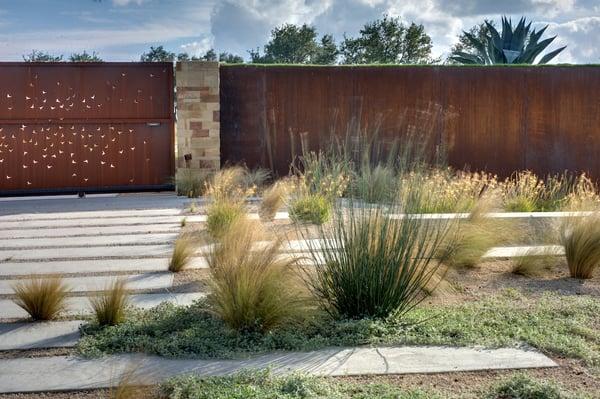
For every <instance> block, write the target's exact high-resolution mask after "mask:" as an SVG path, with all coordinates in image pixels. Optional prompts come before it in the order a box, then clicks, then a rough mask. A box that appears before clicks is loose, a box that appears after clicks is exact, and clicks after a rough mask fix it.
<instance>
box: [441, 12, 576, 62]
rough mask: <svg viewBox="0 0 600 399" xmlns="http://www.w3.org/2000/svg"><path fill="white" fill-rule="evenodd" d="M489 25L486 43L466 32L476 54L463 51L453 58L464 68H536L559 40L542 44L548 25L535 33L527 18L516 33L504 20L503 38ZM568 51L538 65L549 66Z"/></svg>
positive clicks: (554, 55) (551, 38)
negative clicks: (488, 66) (549, 48)
mask: <svg viewBox="0 0 600 399" xmlns="http://www.w3.org/2000/svg"><path fill="white" fill-rule="evenodd" d="M485 24H486V26H487V28H488V29H489V35H487V36H485V38H484V39H481V40H480V39H479V38H477V37H476V36H475V35H473V34H471V33H469V32H464V34H465V36H466V37H467V39H468V40H469V41H470V42H471V44H472V45H473V48H474V52H473V53H466V52H464V51H460V52H457V53H456V55H453V56H452V57H450V58H451V59H453V60H454V61H457V62H460V63H461V64H473V65H478V64H481V65H494V64H534V63H535V60H536V58H537V57H538V56H539V55H540V54H541V53H542V51H544V50H545V49H546V48H547V47H548V46H549V45H550V44H551V43H552V42H553V41H554V39H556V36H553V37H550V38H547V39H544V40H541V41H540V39H541V38H542V35H543V34H544V32H545V31H546V29H547V28H548V25H546V26H545V27H543V28H542V29H540V30H539V31H536V30H535V29H531V22H529V23H528V24H526V20H525V18H521V19H520V20H519V23H518V24H517V26H516V27H515V28H514V29H513V25H512V21H511V20H510V19H508V18H506V17H502V33H501V34H500V33H498V31H497V30H496V28H495V27H494V26H493V25H492V24H490V23H489V22H488V21H485ZM565 47H566V46H564V47H561V48H559V49H556V50H554V51H551V52H549V53H547V54H546V55H544V56H543V57H542V58H541V59H540V60H539V62H538V64H546V63H548V62H549V61H550V60H552V59H553V58H554V57H556V56H557V55H558V54H559V53H560V52H561V51H563V50H564V49H565Z"/></svg>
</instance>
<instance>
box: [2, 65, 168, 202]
mask: <svg viewBox="0 0 600 399" xmlns="http://www.w3.org/2000/svg"><path fill="white" fill-rule="evenodd" d="M173 121H174V115H173V66H172V65H171V64H170V63H0V195H11V194H28V193H43V192H74V191H86V192H91V191H120V190H140V189H160V188H166V187H169V186H170V184H169V176H172V175H173V174H174V150H173V148H174V145H173V141H174V123H173Z"/></svg>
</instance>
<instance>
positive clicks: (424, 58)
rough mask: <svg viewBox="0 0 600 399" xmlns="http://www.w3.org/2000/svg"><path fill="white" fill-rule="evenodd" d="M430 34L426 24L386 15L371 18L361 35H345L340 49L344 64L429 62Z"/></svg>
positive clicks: (431, 60)
mask: <svg viewBox="0 0 600 399" xmlns="http://www.w3.org/2000/svg"><path fill="white" fill-rule="evenodd" d="M431 47H432V44H431V37H430V36H429V35H428V34H427V33H426V32H425V27H424V26H423V25H417V24H415V23H414V22H413V23H411V24H410V25H409V26H408V27H407V26H405V25H404V24H403V23H402V22H401V21H400V19H399V18H397V17H390V16H388V15H384V16H383V18H381V19H377V20H375V21H372V22H369V23H367V24H365V25H364V26H363V28H362V29H361V30H360V32H359V35H358V37H355V38H352V37H347V36H345V35H344V40H343V42H342V43H341V45H340V53H341V55H342V58H343V62H344V63H345V64H430V63H433V62H436V61H437V60H434V59H432V58H431Z"/></svg>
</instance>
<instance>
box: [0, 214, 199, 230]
mask: <svg viewBox="0 0 600 399" xmlns="http://www.w3.org/2000/svg"><path fill="white" fill-rule="evenodd" d="M184 217H185V216H183V215H181V216H155V217H154V216H152V217H119V218H86V219H58V220H52V221H50V220H25V221H22V222H15V221H13V222H0V227H2V229H10V230H23V229H50V228H51V229H55V228H61V227H63V228H64V227H96V226H129V225H151V224H152V225H154V224H177V223H179V224H181V220H182V219H183V218H184ZM188 221H191V220H189V219H188Z"/></svg>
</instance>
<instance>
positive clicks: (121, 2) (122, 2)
mask: <svg viewBox="0 0 600 399" xmlns="http://www.w3.org/2000/svg"><path fill="white" fill-rule="evenodd" d="M144 1H146V0H112V2H113V4H114V5H116V6H120V7H123V6H128V5H129V4H137V5H138V6H141V5H142V3H144Z"/></svg>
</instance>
